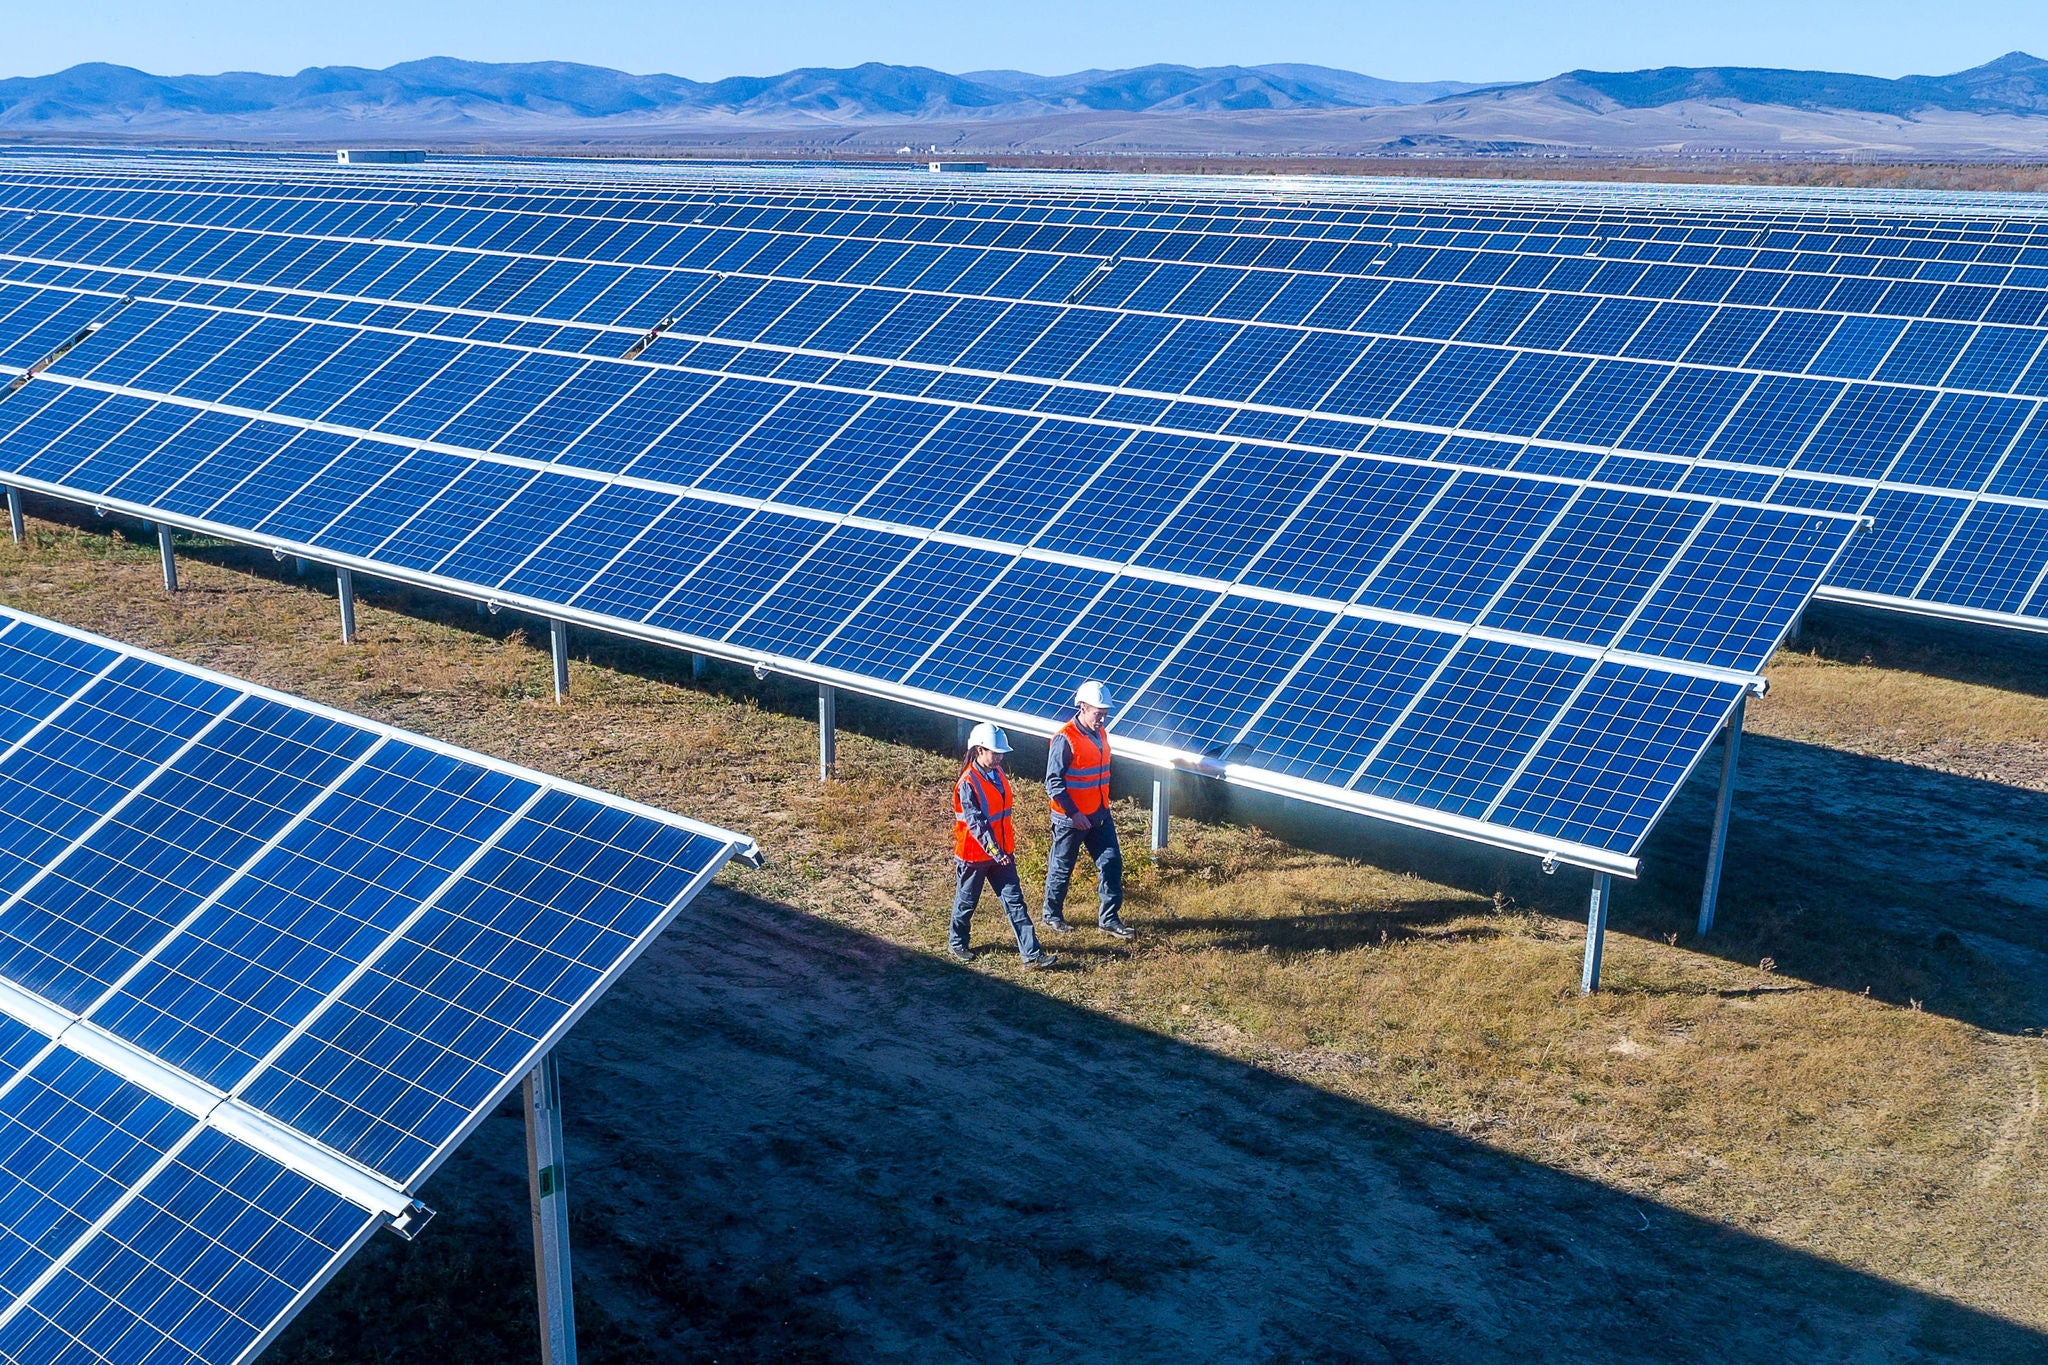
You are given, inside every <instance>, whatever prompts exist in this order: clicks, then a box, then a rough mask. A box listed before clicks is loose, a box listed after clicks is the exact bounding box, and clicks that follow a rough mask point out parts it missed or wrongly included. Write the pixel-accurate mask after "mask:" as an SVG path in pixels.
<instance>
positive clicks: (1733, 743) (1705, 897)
mask: <svg viewBox="0 0 2048 1365" xmlns="http://www.w3.org/2000/svg"><path fill="white" fill-rule="evenodd" d="M1748 704H1749V698H1748V697H1744V698H1742V700H1740V701H1738V702H1736V703H1735V714H1734V715H1732V716H1730V717H1728V733H1727V735H1726V736H1725V737H1724V742H1723V746H1722V749H1721V794H1720V796H1719V797H1718V798H1716V799H1715V802H1714V837H1713V840H1712V842H1710V843H1709V844H1708V845H1707V879H1706V883H1705V884H1704V885H1703V886H1701V887H1700V934H1701V935H1702V936H1704V935H1706V934H1707V933H1708V932H1709V931H1710V930H1712V929H1713V927H1714V903H1715V902H1716V901H1718V900H1720V898H1721V859H1722V855H1723V854H1724V853H1726V852H1727V849H1728V811H1729V807H1730V806H1732V805H1733V804H1734V801H1735V759H1736V756H1737V755H1738V754H1739V753H1740V752H1741V751H1742V712H1743V710H1744V708H1745V707H1747V706H1748Z"/></svg>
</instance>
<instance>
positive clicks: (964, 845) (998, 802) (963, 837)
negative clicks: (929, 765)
mask: <svg viewBox="0 0 2048 1365" xmlns="http://www.w3.org/2000/svg"><path fill="white" fill-rule="evenodd" d="M965 775H966V776H967V777H968V778H969V779H970V780H972V781H973V783H974V789H975V791H976V792H978V793H979V794H980V796H981V806H982V809H983V810H985V811H987V812H988V829H989V833H990V834H993V835H994V836H995V840H996V847H997V848H999V849H1001V850H1002V851H1003V852H1005V853H1008V854H1012V855H1014V854H1015V853H1016V852H1017V832H1016V830H1015V829H1014V828H1012V827H1011V824H1010V784H1009V783H1008V782H1005V781H1004V780H1003V775H1002V773H1001V771H997V772H996V773H994V774H992V775H991V774H985V773H983V772H982V770H981V765H980V764H978V763H970V764H968V765H967V772H966V774H965ZM991 776H993V777H994V781H990V780H989V779H990V777H991ZM953 856H954V857H956V858H958V859H959V860H960V861H961V862H963V863H986V862H991V861H993V860H992V859H991V858H990V857H989V856H988V850H987V849H985V848H983V847H982V846H981V840H979V839H977V838H975V837H974V831H973V830H971V829H969V828H968V827H967V811H966V808H965V807H963V806H962V805H961V804H960V784H959V783H957V782H955V783H954V784H953Z"/></svg>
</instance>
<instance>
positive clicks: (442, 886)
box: [0, 610, 752, 1365]
mask: <svg viewBox="0 0 2048 1365" xmlns="http://www.w3.org/2000/svg"><path fill="white" fill-rule="evenodd" d="M0 810H4V812H5V814H4V816H0V1209H4V1210H5V1213H4V1215H0V1360H7V1361H20V1362H24V1365H26V1363H27V1362H47V1361H56V1360H67V1361H68V1360H80V1361H83V1360H104V1361H140V1360H150V1361H159V1360H161V1361H191V1362H216V1361H218V1362H226V1361H238V1360H246V1359H248V1358H250V1357H252V1356H253V1355H255V1354H256V1353H257V1352H258V1351H260V1350H261V1349H262V1347H263V1346H264V1345H265V1344H267V1343H268V1342H269V1341H270V1340H271V1338H272V1337H274V1336H275V1335H276V1333H277V1332H278V1331H279V1330H281V1328H282V1327H283V1325H284V1324H285V1323H286V1322H288V1321H289V1320H290V1318H291V1317H292V1315H293V1314H294V1313H296V1312H297V1310H298V1309H299V1308H300V1307H301V1306H302V1305H303V1304H304V1303H305V1302H306V1300H307V1299H308V1298H309V1297H310V1296H311V1295H312V1294H313V1293H314V1292H316V1291H317V1290H318V1289H319V1288H320V1286H321V1285H322V1284H324V1283H325V1282H326V1280H327V1279H328V1278H329V1277H330V1276H331V1275H332V1274H333V1273H334V1272H335V1271H336V1270H337V1269H338V1268H339V1267H340V1266H341V1264H342V1263H343V1262H345V1261H346V1260H347V1259H348V1257H349V1256H350V1255H351V1254H353V1253H354V1252H355V1251H356V1250H357V1249H358V1248H360V1247H361V1246H362V1244H363V1243H364V1242H365V1241H366V1240H367V1239H368V1238H369V1237H370V1235H371V1234H372V1233H374V1232H375V1231H376V1230H377V1229H378V1228H379V1227H382V1226H385V1225H387V1224H390V1225H393V1226H395V1227H398V1228H399V1229H400V1230H401V1231H403V1232H404V1233H405V1234H406V1235H410V1233H411V1232H412V1231H416V1230H417V1227H418V1226H419V1225H420V1223H421V1222H422V1221H423V1220H424V1218H425V1217H426V1216H428V1215H426V1213H425V1211H424V1210H423V1209H422V1208H421V1207H420V1206H419V1205H418V1204H417V1201H416V1200H415V1198H414V1193H415V1192H416V1191H417V1190H418V1188H419V1186H420V1185H421V1183H422V1182H423V1181H424V1180H425V1179H426V1178H427V1177H428V1175H429V1174H431V1172H432V1171H433V1170H434V1169H435V1168H436V1167H437V1166H438V1164H439V1163H440V1161H441V1160H442V1159H444V1158H445V1157H446V1156H447V1154H448V1153H449V1152H450V1151H451V1150H453V1148H454V1147H455V1145H456V1144H458V1143H459V1142H461V1141H462V1139H463V1138H464V1137H466V1136H467V1135H468V1133H469V1132H470V1131H471V1130H472V1129H473V1128H474V1127H475V1125H476V1124H477V1123H478V1122H480V1121H481V1119H482V1118H483V1116H485V1115H486V1114H488V1113H489V1112H490V1111H491V1110H492V1109H493V1108H494V1107H495V1106H496V1105H497V1104H498V1103H499V1102H500V1101H501V1100H502V1099H503V1098H504V1097H505V1095H506V1094H507V1093H508V1092H509V1091H510V1090H511V1088H512V1087H513V1086H514V1085H516V1084H518V1082H519V1081H520V1079H521V1078H522V1077H524V1076H525V1075H526V1074H527V1073H528V1072H530V1071H532V1070H533V1068H534V1066H535V1064H536V1062H537V1060H538V1059H539V1058H541V1057H542V1056H544V1055H545V1054H546V1053H547V1052H548V1050H549V1049H550V1048H551V1047H552V1046H553V1045H554V1043H555V1041H556V1040H558V1039H559V1038H560V1037H561V1035H562V1034H563V1033H565V1032H566V1031H567V1030H568V1028H569V1027H570V1026H571V1025H572V1024H573V1023H574V1022H575V1021H576V1019H578V1018H579V1017H580V1016H581V1014H582V1013H583V1011H584V1010H586V1009H587V1008H588V1007H589V1006H590V1004H591V1003H592V1002H593V1001H594V1000H595V999H596V998H597V997H598V996H599V995H601V994H602V993H603V991H604V990H605V989H606V988H607V987H608V986H609V985H610V984H611V983H612V981H614V980H615V979H616V978H617V976H618V974H619V973H620V972H621V971H623V970H624V968H625V967H626V966H627V965H628V964H629V963H630V962H631V961H632V960H633V959H634V958H635V957H637V956H638V954H639V952H640V951H641V950H642V949H644V948H645V946H646V945H647V943H648V942H650V941H651V940H652V938H653V937H654V935H656V934H658V933H659V932H660V931H661V929H662V928H663V927H665V926H666V925H667V923H668V922H669V920H670V919H672V918H673V917H674V915H675V914H676V913H678V912H679V911H680V910H681V909H682V907H683V906H684V905H685V904H687V903H688V901H689V900H690V899H691V898H692V897H693V896H694V895H695V894H696V893H697V892H698V891H700V890H701V889H702V888H703V887H704V886H705V885H706V884H707V883H708V881H709V880H710V878H711V877H712V876H714V875H715V874H716V873H717V871H718V869H719V868H720V867H721V866H722V865H723V864H724V862H725V861H726V860H727V859H728V858H729V857H731V856H732V855H733V854H734V853H747V854H751V852H752V845H751V843H750V841H748V840H746V839H745V838H744V837H743V836H740V835H736V834H731V833H729V832H727V831H723V830H718V829H714V828H711V827H709V826H705V825H700V824H696V823H695V822H691V821H687V820H684V819H681V818H680V817H676V816H671V815H666V814H664V813H661V812H658V811H653V810H650V809H648V808H645V807H641V806H637V805H635V804H633V803H630V802H625V801H621V800H619V799H617V798H614V797H609V796H605V795H603V794H601V793H597V792H593V791H589V790H587V789H584V788H581V787H576V786H573V785H571V784H568V783H564V782H561V781H559V780H557V779H554V778H549V777H545V776H543V775H541V774H539V773H533V772H529V771H527V770H524V769H519V768H515V767H512V766H510V765H507V764H503V763H499V762H497V761H495V760H491V759H486V758H484V757H482V756H480V755H475V754H469V753H465V752H463V751H461V750H456V749H452V748H449V747H447V746H444V745H439V744H436V743H433V742H432V741H428V740H424V739H420V738H418V737H416V736H412V735H407V734H404V733H403V732H400V731H396V730H392V729H390V728H388V727H383V726H378V725H374V724H372V723H370V722H366V721H362V720H359V719H357V718H355V717H351V716H347V715H344V714H341V713H339V712H334V711H330V710H327V709H325V708H322V707H318V706H314V705H312V704H310V703H307V702H303V701H299V700H297V699H294V698H291V697H287V696H283V695H281V694H278V693H275V692H270V691H268V690H266V689H262V688H258V687H254V686H251V685H249V684H246V683H242V682H238V681H236V680H234V679H231V678H227V677H223V676H221V675H219V674H214V673H210V672H207V671H206V670H203V669H198V668H194V667H191V666H189V665H185V664H181V663H176V662H174V661H171V660H168V659H162V658H158V657H156V656H154V655H149V654H146V653H143V652H141V651H137V650H133V649H129V648H127V647H125V646H122V645H118V644H116V643H115V642H113V641H110V640H104V639H100V638H98V637H94V636H89V635H86V634H84V633H83V632H79V631H73V630H68V629H66V628H64V627H61V626H58V625H55V624H53V623H51V622H48V621H43V620H39V619H37V618H34V617H30V616H26V615H23V614H22V613H19V612H14V611H6V610H0Z"/></svg>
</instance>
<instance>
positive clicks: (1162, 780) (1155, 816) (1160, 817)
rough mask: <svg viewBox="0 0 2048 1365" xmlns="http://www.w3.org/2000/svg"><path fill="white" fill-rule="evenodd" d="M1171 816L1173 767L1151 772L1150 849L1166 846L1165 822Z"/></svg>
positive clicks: (1155, 849)
mask: <svg viewBox="0 0 2048 1365" xmlns="http://www.w3.org/2000/svg"><path fill="white" fill-rule="evenodd" d="M1172 818H1173V769H1171V768H1161V769H1159V770H1158V771H1157V772H1155V773H1153V774H1152V851H1153V852H1154V853H1157V852H1158V851H1159V850H1160V849H1162V848H1165V847H1166V837H1167V828H1166V827H1167V822H1168V821H1169V820H1171V819H1172Z"/></svg>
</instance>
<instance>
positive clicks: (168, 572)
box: [156, 526, 178, 592]
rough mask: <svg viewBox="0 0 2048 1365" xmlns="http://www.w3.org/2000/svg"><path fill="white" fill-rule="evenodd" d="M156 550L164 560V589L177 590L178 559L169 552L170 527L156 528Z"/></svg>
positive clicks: (168, 590) (166, 590)
mask: <svg viewBox="0 0 2048 1365" xmlns="http://www.w3.org/2000/svg"><path fill="white" fill-rule="evenodd" d="M156 550H157V553H158V554H159V555H161V556H163V561H164V591H165V592H176V591H177V590H178V560H177V557H176V556H175V555H173V554H172V553H171V528H170V527H168V526H159V527H157V528H156Z"/></svg>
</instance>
